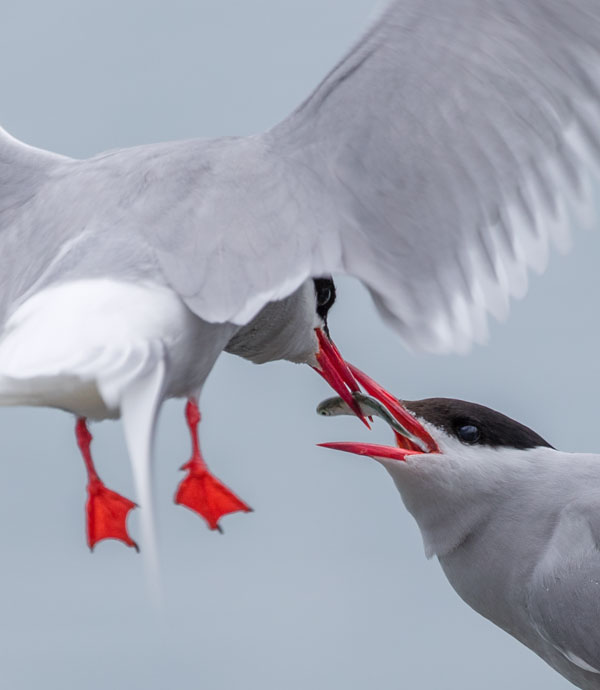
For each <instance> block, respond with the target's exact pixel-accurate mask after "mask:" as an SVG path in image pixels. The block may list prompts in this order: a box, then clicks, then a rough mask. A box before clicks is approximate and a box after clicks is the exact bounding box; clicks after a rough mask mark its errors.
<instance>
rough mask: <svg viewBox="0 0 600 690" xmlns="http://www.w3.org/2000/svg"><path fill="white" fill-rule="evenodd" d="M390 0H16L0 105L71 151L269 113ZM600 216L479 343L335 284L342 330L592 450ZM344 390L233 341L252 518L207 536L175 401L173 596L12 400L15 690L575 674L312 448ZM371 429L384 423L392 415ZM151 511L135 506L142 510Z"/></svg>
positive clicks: (230, 450) (375, 469) (117, 443)
mask: <svg viewBox="0 0 600 690" xmlns="http://www.w3.org/2000/svg"><path fill="white" fill-rule="evenodd" d="M374 6H375V2H374V0H302V2H291V1H288V2H282V1H281V0H195V1H194V2H191V1H184V0H175V1H171V2H168V3H167V2H158V1H157V0H152V1H149V0H145V1H144V2H142V0H135V1H134V0H125V1H123V0H121V1H119V2H116V1H115V0H103V1H102V2H99V1H96V0H94V1H93V2H92V1H90V0H85V1H84V2H82V1H81V0H54V1H53V2H51V3H49V2H42V0H18V1H17V0H4V2H3V8H2V22H1V24H0V64H1V65H2V68H1V69H0V92H1V93H2V98H1V100H0V122H2V124H3V125H4V126H5V127H6V128H7V129H9V131H11V132H12V133H13V134H15V135H16V136H18V137H20V138H22V139H24V140H26V141H28V142H29V143H32V144H35V145H38V146H43V147H48V148H51V149H53V150H57V151H60V152H62V153H67V154H70V155H73V156H86V155H90V154H93V153H95V152H98V151H101V150H104V149H107V148H114V147H117V146H126V145H133V144H139V143H145V142H152V141H160V140H166V139H176V138H187V137H192V136H203V137H204V136H216V135H221V134H245V133H250V132H254V131H258V130H261V129H264V128H266V127H268V126H269V125H271V124H273V123H275V122H276V121H277V120H278V119H280V118H282V117H283V116H284V115H285V114H286V113H287V112H289V111H290V110H291V109H292V108H293V107H294V105H295V104H296V103H298V102H299V101H300V100H302V98H303V97H304V96H305V95H306V94H307V92H308V91H309V90H310V89H311V87H312V86H314V85H315V84H316V82H317V81H318V79H319V78H320V77H321V76H323V75H324V73H325V72H326V71H327V70H328V69H329V67H330V66H331V65H332V64H333V63H334V62H335V61H336V60H337V59H338V58H339V57H340V56H341V54H342V52H343V50H344V48H345V47H346V46H347V45H348V44H349V43H350V42H351V40H352V39H353V38H354V37H355V36H356V34H357V33H358V32H359V31H360V29H361V27H362V26H363V25H364V23H365V21H366V20H367V18H368V16H369V14H370V12H371V11H372V10H373V8H374ZM598 256H600V238H599V236H598V234H597V233H591V232H590V233H583V232H580V233H578V234H576V236H575V249H574V251H573V252H571V254H569V255H568V256H567V257H558V256H556V255H555V256H554V257H553V260H552V263H551V266H550V270H549V271H548V273H547V274H546V275H545V277H544V278H543V279H534V280H533V281H532V289H531V292H530V294H529V295H528V296H527V298H526V299H525V300H524V301H523V302H521V303H518V304H516V305H514V308H513V311H512V315H511V318H510V320H509V321H508V323H507V324H506V325H503V326H501V327H500V326H496V325H495V326H494V327H493V328H492V341H491V344H490V345H489V346H487V347H479V348H477V349H476V350H474V351H473V353H472V354H471V355H470V356H469V357H445V358H435V357H423V356H411V355H408V354H407V353H406V352H405V351H404V349H403V347H402V345H401V343H400V342H399V341H398V340H397V339H396V337H395V336H394V335H393V334H392V333H391V332H390V331H388V330H386V329H385V328H384V326H383V325H382V324H381V323H380V322H379V320H378V318H377V315H376V314H375V312H374V309H373V308H372V306H371V304H370V301H369V299H368V296H367V295H366V294H365V293H364V291H363V290H362V289H361V288H360V287H359V286H358V285H357V284H355V283H353V282H352V281H349V280H341V281H340V283H339V299H338V304H337V305H336V308H335V311H334V312H333V313H332V316H331V329H332V333H333V335H334V337H335V340H336V342H337V343H338V345H339V347H340V349H341V350H342V352H343V353H344V354H345V356H346V357H347V358H348V359H349V360H350V361H353V362H355V363H356V364H358V365H359V366H361V368H364V369H365V370H367V371H369V372H370V373H371V374H372V375H373V376H375V377H376V378H378V379H380V380H382V381H383V382H385V383H386V385H387V386H388V387H389V388H390V389H391V390H392V391H394V392H395V393H396V394H398V395H399V396H402V397H405V398H422V397H428V396H432V395H444V396H451V397H462V398H466V399H470V400H474V401H477V402H480V403H484V404H487V405H490V406H492V407H495V408H497V409H499V410H501V411H503V412H505V413H507V414H510V415H512V416H514V417H516V418H517V419H519V420H520V421H523V422H525V423H527V424H529V425H531V426H532V427H533V428H534V429H536V430H537V431H538V432H539V433H540V434H542V435H543V436H545V437H547V438H548V440H549V441H550V442H551V443H553V444H555V445H556V446H558V447H560V448H563V449H565V450H587V451H594V450H598V446H599V442H598V438H597V429H598V422H597V415H598V405H597V401H596V398H597V395H596V389H597V385H598V379H599V373H600V372H599V367H600V364H599V361H600V360H599V358H598V352H600V331H599V330H598V327H597V316H596V305H597V304H598V303H599V299H598V298H599V296H600V295H599V292H600V281H599V280H598V270H597V257H598ZM329 394H330V392H329V390H328V389H327V387H326V386H325V384H324V383H323V382H322V381H321V380H320V379H318V377H317V376H315V375H314V374H313V373H312V372H311V371H310V369H308V367H301V366H292V365H290V364H282V363H280V364H273V365H267V366H263V367H256V366H252V365H250V364H248V363H247V362H244V361H242V360H238V359H236V358H234V357H229V356H225V357H223V358H222V360H221V361H220V362H219V364H218V366H217V368H216V369H215V371H214V373H213V374H212V375H211V378H210V380H209V382H208V385H207V388H206V392H205V395H204V398H203V401H202V402H203V405H202V407H203V410H204V422H203V424H202V429H201V432H202V444H203V448H204V450H205V453H206V456H207V459H208V461H209V463H210V464H211V465H212V467H213V468H214V469H215V471H216V472H217V474H218V475H219V476H220V477H221V478H222V479H223V480H225V481H227V482H228V483H229V484H230V485H231V486H232V488H234V489H235V490H236V491H237V492H239V493H240V495H241V496H242V497H243V498H244V499H245V500H247V501H248V502H249V503H250V504H251V505H252V506H253V507H254V508H255V511H256V512H254V513H253V514H251V515H236V516H230V517H228V518H225V520H224V522H223V525H224V528H225V535H224V536H220V535H218V534H215V533H210V532H209V531H208V530H207V529H206V528H205V527H204V525H203V524H202V523H201V521H200V520H199V519H198V518H196V517H195V516H193V515H192V514H191V513H189V512H187V511H185V510H183V509H182V508H176V507H175V506H173V505H172V503H171V498H172V494H173V492H174V489H175V487H176V484H177V482H178V481H179V478H180V474H179V473H178V471H177V468H178V467H179V466H180V465H181V464H182V463H183V462H184V461H185V460H186V459H187V456H188V453H189V448H188V436H187V432H186V429H185V426H184V423H183V405H182V403H181V402H172V403H170V404H168V405H167V406H166V408H165V410H164V413H163V416H162V420H161V425H160V430H159V436H158V449H157V459H158V497H159V507H160V514H159V518H160V539H161V551H162V563H163V570H164V573H163V579H164V586H165V600H166V603H165V606H164V609H163V610H162V611H161V612H156V611H155V610H153V609H152V607H151V606H150V604H149V602H148V600H147V597H146V593H145V590H144V578H143V572H142V560H141V558H140V557H139V556H137V555H136V554H135V553H133V552H132V551H131V550H128V549H126V548H124V547H123V546H121V545H119V544H115V543H104V544H101V545H99V546H98V547H97V549H96V553H94V554H93V555H90V554H89V552H88V550H87V548H86V546H85V539H84V531H83V527H84V522H83V505H84V500H85V488H84V487H85V476H84V469H83V465H82V463H81V461H80V459H79V455H78V453H77V450H76V446H75V443H74V439H73V420H72V419H71V418H70V417H69V416H68V415H66V414H64V413H59V412H56V411H45V410H11V409H7V410H1V411H0V429H1V433H2V449H3V452H2V454H3V462H2V463H0V552H1V553H2V555H3V558H2V574H1V579H0V583H1V585H2V594H1V595H0V621H1V623H0V668H1V669H2V672H1V677H2V687H6V688H10V689H11V690H34V689H35V690H37V689H38V688H44V689H45V690H50V689H54V688H57V689H58V688H60V689H61V690H64V689H65V688H67V689H69V688H77V689H78V690H79V689H85V690H88V689H89V690H101V689H102V690H105V689H106V688H111V689H114V690H120V688H134V689H136V688H144V689H145V690H163V689H164V688H171V687H185V688H203V689H206V690H237V689H238V688H239V689H240V690H241V689H242V688H243V689H244V690H281V688H285V689H286V690H306V688H311V690H321V689H323V690H324V689H327V690H338V689H339V690H363V689H365V688H376V689H377V690H392V689H395V688H419V690H444V689H454V688H456V689H457V690H458V689H459V688H460V690H480V689H481V688H486V690H505V689H506V688H523V689H527V690H529V689H531V688H544V690H559V689H560V688H563V689H565V690H566V688H568V687H571V686H570V685H569V684H568V683H567V682H566V681H565V680H564V679H562V678H560V677H559V676H558V675H556V674H555V673H554V672H553V671H551V670H550V669H549V668H548V667H547V666H546V665H545V664H544V663H543V662H542V661H540V660H538V659H537V658H536V657H535V656H534V655H533V654H531V653H530V652H529V651H528V650H526V649H525V648H524V647H522V646H520V645H519V644H518V643H517V642H516V641H514V640H513V639H512V638H510V637H508V636H507V635H506V634H505V633H503V632H501V631H499V630H498V629H496V628H494V627H493V626H492V625H491V624H490V623H488V622H486V621H485V620H483V619H482V618H480V617H479V616H477V614H475V613H473V612H472V611H471V610H470V609H469V608H467V607H466V605H464V604H463V603H462V602H461V601H460V600H459V599H458V597H457V596H456V595H455V594H454V592H453V591H452V589H451V588H450V586H449V585H448V583H447V582H446V581H445V578H444V576H443V574H442V572H441V569H440V568H439V565H438V564H437V563H436V562H435V561H426V560H425V557H424V555H423V549H422V546H421V542H420V537H419V534H418V531H417V529H416V526H415V525H414V524H413V522H412V519H411V518H410V516H409V515H408V514H407V512H406V511H405V510H404V508H403V506H402V504H401V502H400V498H399V496H398V495H397V493H396V491H395V489H394V487H393V485H392V483H391V480H389V478H388V477H387V475H386V474H385V472H384V471H383V470H382V469H381V468H380V467H379V466H377V465H376V464H375V463H373V462H369V461H368V460H364V459H360V458H355V457H351V456H347V455H341V454H339V455H338V454H334V453H332V452H327V451H325V450H321V449H318V448H316V447H315V443H317V442H319V441H326V440H341V439H345V440H352V439H360V438H364V433H365V432H363V431H362V430H361V429H360V427H359V425H358V424H356V423H355V422H354V421H353V420H327V419H323V418H319V417H317V416H316V415H315V414H314V408H315V406H316V404H317V403H318V401H319V400H320V399H322V398H323V397H326V396H328V395H329ZM92 431H93V433H94V435H95V439H96V440H95V443H94V451H95V457H96V459H97V463H98V467H99V470H100V472H101V474H102V476H103V478H104V479H105V480H106V482H107V483H108V484H109V486H111V487H112V488H114V489H116V490H119V491H122V492H123V493H125V494H129V495H132V494H133V490H132V486H131V477H130V472H129V468H128V465H127V462H126V456H125V451H124V445H123V441H122V437H121V430H120V427H119V425H118V424H116V423H111V422H106V423H104V424H101V425H95V426H94V427H93V429H92ZM376 433H377V434H378V437H379V439H380V440H382V441H384V440H385V439H386V438H388V436H387V434H386V430H385V429H384V428H383V427H381V426H379V428H378V431H377V432H376ZM131 525H132V531H133V532H134V533H137V532H138V526H137V516H135V515H134V516H133V517H132V519H131Z"/></svg>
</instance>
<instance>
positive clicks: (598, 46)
mask: <svg viewBox="0 0 600 690" xmlns="http://www.w3.org/2000/svg"><path fill="white" fill-rule="evenodd" d="M599 51H600V2H598V0H566V1H565V0H527V2H523V1H522V0H429V1H428V2H423V1H422V0H402V1H401V2H395V3H393V4H392V5H390V7H389V9H388V10H387V11H386V12H385V13H384V14H383V15H382V16H381V18H380V19H379V21H378V22H377V23H376V24H375V25H374V26H373V28H372V29H371V31H369V32H368V33H367V34H366V35H365V36H364V38H363V39H362V41H361V42H360V43H359V44H358V45H357V46H356V47H355V49H354V50H353V51H352V52H351V53H350V55H349V56H348V57H346V58H345V60H343V61H342V62H341V63H340V64H339V65H338V66H337V67H336V68H335V69H334V70H333V71H332V72H331V74H330V75H329V76H328V77H327V78H326V79H325V81H324V82H323V83H322V84H321V85H320V86H319V87H318V88H317V90H316V91H315V92H314V94H313V95H312V96H311V97H310V98H309V99H308V100H307V101H306V102H305V103H304V104H303V105H302V106H301V107H300V108H299V109H298V111H297V112H296V113H294V114H293V115H292V116H291V117H290V118H289V119H288V120H287V121H285V122H284V123H282V124H281V125H280V126H279V127H277V128H276V129H275V130H274V131H273V132H272V134H271V136H272V138H273V141H274V142H275V143H274V146H275V147H276V148H277V150H278V151H280V152H281V153H282V155H286V156H288V157H289V158H291V159H292V161H293V163H292V165H297V166H301V165H303V166H308V167H310V168H311V169H312V170H313V171H314V173H315V175H316V176H318V178H319V181H320V184H321V185H322V188H323V192H324V194H326V195H328V196H329V198H330V199H331V201H332V203H334V204H335V205H336V208H337V211H338V214H337V223H336V225H335V227H334V228H326V229H321V230H325V231H326V232H327V231H328V232H335V233H337V234H338V236H339V237H340V239H341V243H342V255H341V257H340V261H339V265H331V268H332V269H341V270H344V271H346V272H348V273H350V274H352V275H355V276H357V277H358V278H360V279H361V280H362V281H363V282H365V283H366V284H367V285H368V286H369V288H370V289H371V291H372V292H373V296H374V298H375V302H376V303H377V305H378V307H379V309H380V311H381V313H382V314H383V316H384V317H385V318H386V319H387V320H388V321H389V322H391V324H392V325H393V326H395V327H396V328H397V329H398V330H399V331H400V333H401V334H402V335H403V336H404V338H405V339H406V340H407V341H408V342H409V343H410V344H413V345H414V346H416V347H421V348H425V349H430V350H439V349H462V348H464V347H465V346H466V345H467V344H468V342H469V341H470V340H471V339H473V338H475V339H478V338H479V337H481V336H482V335H484V334H485V311H484V310H488V311H491V312H492V313H493V314H495V315H496V316H498V317H502V316H503V315H505V314H506V311H507V306H508V305H507V301H508V296H509V295H513V296H519V295H522V294H524V292H525V290H526V287H527V269H528V268H534V269H536V270H538V271H541V270H542V269H543V268H544V267H545V265H546V261H547V254H548V244H549V241H554V242H555V244H557V245H559V247H563V246H565V244H566V243H567V233H568V228H569V225H570V224H571V223H572V222H573V221H574V220H575V218H573V217H571V218H569V217H568V215H567V214H565V210H568V207H569V206H568V205H569V203H571V204H574V203H577V202H581V201H583V202H586V201H587V202H589V201H590V199H589V197H588V198H587V199H586V198H585V194H586V192H589V187H590V180H589V175H590V174H594V173H595V172H596V171H597V166H598V163H599V158H598V157H599V154H600V146H599V144H598V142H599V140H600V136H599V135H600V132H599V128H598V122H599V121H600V119H599V114H600V111H599V108H598V106H599V105H600V102H599V94H600V60H599V57H600V56H599Z"/></svg>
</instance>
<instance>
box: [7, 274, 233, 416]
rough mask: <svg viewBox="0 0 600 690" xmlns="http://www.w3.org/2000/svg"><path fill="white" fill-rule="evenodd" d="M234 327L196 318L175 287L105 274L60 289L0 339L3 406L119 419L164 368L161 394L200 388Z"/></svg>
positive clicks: (20, 313)
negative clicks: (143, 381) (135, 391)
mask: <svg viewBox="0 0 600 690" xmlns="http://www.w3.org/2000/svg"><path fill="white" fill-rule="evenodd" d="M234 330H235V327H233V326H231V325H229V324H208V323H206V322H204V321H202V320H201V319H199V318H198V317H196V316H195V315H194V314H193V313H192V312H191V311H190V310H189V309H188V308H187V307H186V306H185V304H184V303H183V302H182V301H181V299H180V298H179V296H178V295H177V294H176V293H175V292H173V291H172V290H170V289H168V288H165V287H162V286H159V285H150V284H139V285H138V284H134V283H126V282H121V281H114V280H110V279H106V278H102V279H95V280H79V281H73V282H69V283H64V284H59V285H54V286H51V287H49V288H46V289H45V290H42V291H41V292H39V293H37V294H35V295H33V296H32V297H30V298H29V299H27V300H26V301H25V302H24V303H23V304H21V305H20V306H19V307H18V308H17V309H16V310H15V312H14V313H13V314H12V315H11V316H10V318H9V319H8V321H7V322H6V325H5V327H4V329H3V331H2V334H1V336H0V404H3V405H43V406H49V407H58V408H61V409H65V410H69V411H71V412H74V413H75V414H77V415H81V416H86V417H92V418H96V419H102V418H105V417H116V416H118V414H119V406H120V400H121V396H122V394H123V391H124V390H125V389H126V388H127V387H128V386H129V385H130V384H131V383H132V382H133V381H135V380H136V378H138V377H139V376H141V375H143V374H145V373H148V371H149V370H150V369H152V368H154V367H156V365H157V363H159V362H165V363H166V368H167V376H166V388H165V392H164V396H163V397H171V396H183V395H189V394H193V393H194V392H196V391H197V390H198V389H199V388H200V387H201V386H202V384H203V382H204V379H205V378H206V376H207V375H208V373H209V371H210V369H211V368H212V366H213V364H214V361H215V359H216V358H217V356H218V354H219V353H220V352H221V350H222V348H223V347H224V345H225V343H226V342H227V340H229V337H230V336H231V334H232V333H233V331H234Z"/></svg>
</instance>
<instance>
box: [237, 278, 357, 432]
mask: <svg viewBox="0 0 600 690" xmlns="http://www.w3.org/2000/svg"><path fill="white" fill-rule="evenodd" d="M335 298H336V291H335V283H334V282H333V280H332V278H331V277H329V276H326V277H322V278H314V279H310V280H307V281H306V282H305V283H303V284H302V285H301V287H300V288H299V289H298V290H296V292H294V293H293V294H291V295H290V296H289V297H286V298H285V299H283V300H280V301H277V302H270V303H269V304H267V305H266V306H265V307H264V308H263V309H262V310H261V311H260V313H259V314H258V315H257V316H256V317H255V318H254V319H253V320H252V321H251V322H250V323H249V324H247V325H246V326H244V327H243V328H241V329H240V330H239V331H238V332H237V333H236V334H235V335H234V336H233V338H232V339H231V340H230V341H229V343H228V344H227V347H226V348H225V349H226V350H227V352H231V353H233V354H236V355H240V356H242V357H245V358H246V359H249V360H251V361H253V362H255V363H256V364H263V363H264V362H270V361H274V360H278V359H285V360H288V361H291V362H297V363H305V364H309V365H310V366H311V367H312V368H313V369H314V370H315V371H317V372H318V373H319V374H320V375H321V376H322V377H323V378H324V379H325V380H326V381H327V382H328V383H329V385H330V386H331V387H332V388H333V389H334V390H335V391H336V393H338V395H340V396H341V398H342V399H343V400H344V401H345V403H346V405H347V407H348V409H349V410H351V411H352V413H354V414H356V415H358V416H359V417H360V418H361V419H362V420H363V421H364V417H363V416H362V413H361V412H360V408H359V407H358V404H357V403H356V401H355V400H354V398H353V397H352V394H353V393H356V392H358V391H359V385H358V382H357V381H356V378H355V376H354V374H353V373H352V371H351V369H350V367H349V366H348V364H347V363H346V361H345V360H344V358H343V357H342V356H341V354H340V352H339V350H338V349H337V347H336V346H335V343H334V342H333V340H332V339H331V334H330V332H329V327H328V325H327V317H328V314H329V310H330V309H331V307H332V306H333V304H334V302H335Z"/></svg>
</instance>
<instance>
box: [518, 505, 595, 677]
mask: <svg viewBox="0 0 600 690" xmlns="http://www.w3.org/2000/svg"><path fill="white" fill-rule="evenodd" d="M527 612H528V615H529V616H530V620H531V622H532V624H533V627H534V629H535V630H536V631H537V633H538V634H539V635H540V636H541V637H542V639H543V640H544V641H545V642H546V643H549V644H550V645H552V646H553V647H554V648H555V649H556V650H557V651H558V652H559V653H560V654H561V655H562V656H563V657H565V658H566V659H568V660H569V661H570V662H571V663H573V664H575V665H576V666H578V667H579V668H580V669H583V670H584V671H589V672H591V673H600V626H598V621H599V620H600V518H599V517H598V500H597V498H596V499H595V500H593V501H587V502H586V501H576V502H574V503H572V504H570V505H569V506H567V507H566V508H565V509H564V510H563V511H562V513H561V515H560V518H559V520H558V523H557V524H556V525H555V527H554V532H553V534H552V537H551V539H550V541H549V543H548V547H547V549H546V553H545V555H544V557H543V558H542V559H541V560H540V562H539V563H538V565H537V567H536V569H535V571H534V573H533V575H532V578H531V580H530V583H529V586H528V589H527Z"/></svg>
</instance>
